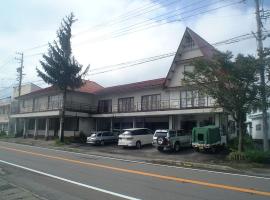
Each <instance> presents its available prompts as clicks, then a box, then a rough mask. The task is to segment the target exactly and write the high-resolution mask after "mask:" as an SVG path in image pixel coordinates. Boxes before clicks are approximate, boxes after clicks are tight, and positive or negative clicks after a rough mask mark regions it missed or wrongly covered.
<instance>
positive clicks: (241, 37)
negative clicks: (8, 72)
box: [0, 30, 270, 91]
mask: <svg viewBox="0 0 270 200" xmlns="http://www.w3.org/2000/svg"><path fill="white" fill-rule="evenodd" d="M263 32H264V33H269V32H270V30H266V31H263ZM251 38H254V35H253V34H252V33H246V34H242V35H239V36H235V37H231V38H229V39H226V40H222V41H219V42H215V43H212V44H211V45H212V46H220V45H228V44H233V43H237V42H240V41H244V40H248V39H251ZM209 45H210V44H209ZM206 47H208V45H204V46H200V47H197V48H195V49H192V51H193V50H196V49H200V48H206ZM175 53H176V52H169V53H165V54H160V55H156V56H151V57H146V58H142V59H138V60H133V61H127V62H122V63H118V64H114V65H107V66H103V67H99V68H94V69H92V70H90V72H92V71H99V70H103V69H105V70H103V71H100V72H94V73H91V74H89V75H97V74H103V73H106V72H110V71H115V70H120V69H124V68H128V67H132V66H137V65H141V64H144V63H148V62H153V61H156V60H160V59H164V58H169V57H171V56H174V55H175ZM113 67H117V68H113ZM108 68H112V69H108ZM106 69H107V70H106ZM42 81H43V80H37V81H32V82H29V83H35V82H42ZM24 84H26V83H24ZM10 87H12V86H9V87H5V89H7V88H10ZM0 91H1V90H0Z"/></svg>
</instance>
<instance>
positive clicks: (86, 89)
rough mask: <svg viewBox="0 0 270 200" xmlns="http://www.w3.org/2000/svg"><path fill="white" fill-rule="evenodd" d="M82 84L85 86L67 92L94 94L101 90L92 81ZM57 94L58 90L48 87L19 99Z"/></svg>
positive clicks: (99, 86) (100, 87)
mask: <svg viewBox="0 0 270 200" xmlns="http://www.w3.org/2000/svg"><path fill="white" fill-rule="evenodd" d="M84 83H85V84H84V85H83V86H82V87H80V88H77V89H74V90H70V89H69V91H74V92H81V93H89V94H94V93H95V92H97V91H98V90H101V89H103V87H102V86H101V85H99V84H97V83H96V82H94V81H89V80H85V81H84ZM58 92H60V90H59V89H58V88H57V87H55V86H50V87H46V88H42V89H40V90H36V91H34V92H31V93H28V94H25V95H22V96H20V97H19V98H23V97H27V96H33V95H42V94H47V93H58Z"/></svg>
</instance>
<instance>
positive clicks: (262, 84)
mask: <svg viewBox="0 0 270 200" xmlns="http://www.w3.org/2000/svg"><path fill="white" fill-rule="evenodd" d="M255 4H256V21H257V34H256V40H257V51H258V56H259V65H260V66H259V70H260V96H261V109H262V120H263V123H262V130H263V149H264V151H268V150H269V141H268V119H267V118H268V117H267V96H266V83H265V63H264V55H263V42H262V41H263V35H262V26H263V25H262V21H261V11H260V3H259V0H255Z"/></svg>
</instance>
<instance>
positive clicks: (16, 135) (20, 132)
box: [15, 130, 23, 137]
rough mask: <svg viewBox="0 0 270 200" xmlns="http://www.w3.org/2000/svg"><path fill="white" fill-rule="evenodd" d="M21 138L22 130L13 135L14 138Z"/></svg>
mask: <svg viewBox="0 0 270 200" xmlns="http://www.w3.org/2000/svg"><path fill="white" fill-rule="evenodd" d="M22 136H23V130H20V131H18V132H17V133H16V134H15V137H22Z"/></svg>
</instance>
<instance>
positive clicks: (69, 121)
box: [64, 117, 79, 131]
mask: <svg viewBox="0 0 270 200" xmlns="http://www.w3.org/2000/svg"><path fill="white" fill-rule="evenodd" d="M64 124H65V129H64V130H65V131H78V130H79V118H77V117H68V118H65V123H64Z"/></svg>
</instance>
